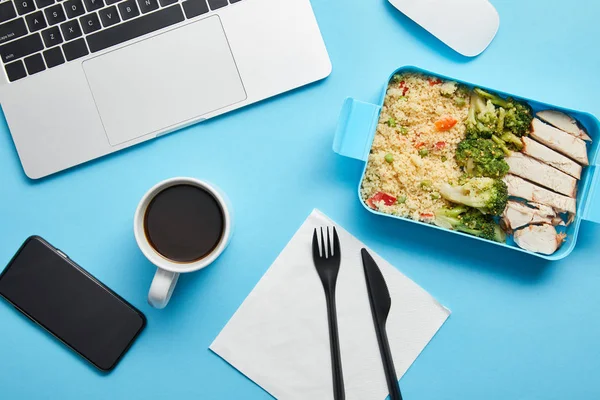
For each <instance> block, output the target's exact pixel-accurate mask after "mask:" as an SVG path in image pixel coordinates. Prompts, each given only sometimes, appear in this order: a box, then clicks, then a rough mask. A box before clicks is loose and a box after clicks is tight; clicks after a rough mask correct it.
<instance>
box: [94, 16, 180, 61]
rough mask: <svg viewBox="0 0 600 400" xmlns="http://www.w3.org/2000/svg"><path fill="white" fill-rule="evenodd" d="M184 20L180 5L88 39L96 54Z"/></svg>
mask: <svg viewBox="0 0 600 400" xmlns="http://www.w3.org/2000/svg"><path fill="white" fill-rule="evenodd" d="M183 20H184V17H183V12H182V11H181V7H179V6H178V5H176V6H172V7H169V8H163V9H162V10H160V11H157V12H154V13H151V14H146V15H143V16H141V17H140V18H136V19H134V20H132V21H130V22H128V23H126V24H121V25H117V26H113V27H112V28H109V29H105V30H103V31H100V32H96V33H93V34H91V35H89V36H88V37H87V41H88V45H89V46H90V51H91V52H92V53H95V52H97V51H100V50H104V49H106V48H108V47H111V46H114V45H117V44H119V43H123V42H126V41H128V40H131V39H135V38H137V37H140V36H143V35H146V34H148V33H151V32H154V31H157V30H159V29H163V28H166V27H168V26H171V25H174V24H176V23H178V22H181V21H183Z"/></svg>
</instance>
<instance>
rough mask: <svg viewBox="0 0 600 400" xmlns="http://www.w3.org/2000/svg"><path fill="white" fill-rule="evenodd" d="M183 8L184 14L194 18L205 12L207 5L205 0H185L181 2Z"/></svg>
mask: <svg viewBox="0 0 600 400" xmlns="http://www.w3.org/2000/svg"><path fill="white" fill-rule="evenodd" d="M183 10H184V11H185V16H186V17H188V18H194V17H197V16H198V15H202V14H205V13H207V12H208V11H209V10H208V5H207V4H206V0H187V1H184V2H183Z"/></svg>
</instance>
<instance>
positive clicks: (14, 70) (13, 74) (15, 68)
mask: <svg viewBox="0 0 600 400" xmlns="http://www.w3.org/2000/svg"><path fill="white" fill-rule="evenodd" d="M4 69H5V70H6V75H8V80H9V81H11V82H14V81H16V80H17V79H23V78H25V77H26V76H27V72H25V66H24V65H23V62H22V61H21V60H19V61H17V62H14V63H12V64H7V65H6V66H5V67H4Z"/></svg>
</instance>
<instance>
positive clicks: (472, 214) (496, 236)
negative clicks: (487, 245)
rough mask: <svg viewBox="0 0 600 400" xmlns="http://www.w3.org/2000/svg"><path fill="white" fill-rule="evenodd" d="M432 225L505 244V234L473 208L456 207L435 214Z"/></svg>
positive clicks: (490, 218)
mask: <svg viewBox="0 0 600 400" xmlns="http://www.w3.org/2000/svg"><path fill="white" fill-rule="evenodd" d="M434 223H435V224H436V225H438V226H440V227H443V228H446V229H452V230H456V231H459V232H464V233H468V234H470V235H474V236H478V237H481V238H484V239H488V240H493V241H495V242H505V241H506V234H505V233H504V231H502V229H501V228H500V226H499V225H498V224H497V223H496V221H494V219H493V218H492V217H491V216H490V215H484V214H482V213H481V212H479V211H478V210H476V209H474V208H469V207H465V206H457V207H454V208H441V209H439V210H437V211H436V212H435V219H434Z"/></svg>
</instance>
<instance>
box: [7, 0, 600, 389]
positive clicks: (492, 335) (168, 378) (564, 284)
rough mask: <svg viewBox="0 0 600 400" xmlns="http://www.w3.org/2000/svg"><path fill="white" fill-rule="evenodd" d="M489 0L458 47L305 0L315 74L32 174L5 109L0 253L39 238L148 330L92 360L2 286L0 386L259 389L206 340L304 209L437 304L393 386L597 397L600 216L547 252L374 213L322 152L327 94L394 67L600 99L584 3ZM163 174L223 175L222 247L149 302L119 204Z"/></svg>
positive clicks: (378, 11)
mask: <svg viewBox="0 0 600 400" xmlns="http://www.w3.org/2000/svg"><path fill="white" fill-rule="evenodd" d="M493 3H494V5H495V6H496V7H497V9H498V12H499V14H500V18H501V27H500V31H499V32H498V35H497V37H496V39H495V40H494V42H493V43H492V44H491V46H490V47H489V49H488V50H487V51H486V52H485V53H483V54H482V55H481V56H480V57H478V58H475V59H467V58H464V57H462V56H459V55H458V54H456V53H454V52H453V51H452V50H450V49H448V48H447V47H445V46H444V45H443V44H441V43H440V42H438V41H437V40H436V39H435V38H433V37H432V36H430V35H429V34H427V33H426V32H424V31H423V30H421V29H420V28H419V27H418V26H417V25H415V24H414V23H413V22H411V21H410V20H408V19H407V18H406V17H404V16H402V15H401V14H400V13H398V12H397V11H396V10H395V9H394V8H393V7H391V6H390V5H389V4H388V3H387V2H386V1H384V0H368V1H365V0H362V1H359V0H353V1H349V0H327V1H326V0H313V6H314V10H315V13H316V16H317V19H318V21H319V24H320V27H321V30H322V33H323V36H324V38H325V42H326V44H327V47H328V49H329V53H330V56H331V60H332V63H333V73H332V74H331V76H330V77H329V78H328V79H326V80H324V81H322V82H319V83H316V84H313V85H310V86H308V87H305V88H302V89H300V90H296V91H294V92H291V93H287V94H284V95H282V96H279V97H277V98H275V99H271V100H268V101H265V102H262V103H260V104H257V105H254V106H251V107H248V108H245V109H243V110H240V111H237V112H234V113H232V114H229V115H226V116H223V117H220V118H217V119H214V120H211V121H208V122H206V123H203V124H200V125H197V126H194V127H190V128H188V129H185V130H183V131H181V132H178V133H176V134H173V135H169V136H167V137H163V138H161V139H159V140H155V141H152V142H149V143H146V144H143V145H140V146H137V147H134V148H132V149H129V150H126V151H123V152H121V153H118V154H115V155H112V156H109V157H106V158H104V159H101V160H98V161H94V162H91V163H89V164H87V165H84V166H82V167H79V168H76V169H73V170H70V171H67V172H64V173H61V174H58V175H56V176H53V177H50V178H48V179H44V180H41V181H30V180H28V179H27V178H26V177H25V175H24V174H23V172H22V170H21V167H20V165H19V161H18V158H17V154H16V152H15V150H14V147H13V144H12V141H11V138H10V135H9V133H8V129H7V127H6V123H5V122H2V123H1V124H0V131H1V132H0V194H1V195H0V239H1V240H0V263H1V264H4V263H6V262H8V260H9V259H10V258H11V256H12V255H13V253H14V252H15V251H16V249H17V248H18V247H19V245H20V244H21V243H22V242H23V240H24V239H25V238H26V237H27V236H29V235H31V234H38V235H41V236H43V237H44V238H46V239H47V240H48V241H50V242H51V243H52V244H54V245H55V246H56V247H58V248H60V249H63V250H64V251H65V252H66V253H68V254H69V255H70V256H71V258H73V259H74V260H75V261H77V262H78V263H80V264H81V265H82V266H83V267H84V268H86V269H87V270H88V271H90V272H91V273H92V274H93V275H95V276H96V277H97V278H98V279H100V280H101V281H102V282H104V283H106V284H107V285H108V286H110V287H111V288H112V289H114V290H115V291H116V292H117V293H119V294H121V295H122V296H124V297H125V298H126V299H128V300H129V301H131V302H132V303H133V304H134V305H136V306H137V307H139V308H140V309H141V310H142V311H143V312H144V313H145V314H146V315H147V317H148V327H147V329H146V331H145V332H144V333H143V334H142V335H141V337H140V338H139V340H138V341H137V343H136V344H135V345H134V346H133V348H132V349H131V351H130V352H129V353H128V354H127V355H126V356H125V358H124V359H123V361H122V362H121V364H120V365H119V366H118V367H117V369H116V370H115V371H114V372H113V373H111V374H110V375H103V374H101V373H99V372H96V371H95V370H94V369H93V368H92V367H90V366H88V365H87V364H86V363H85V362H84V361H82V360H81V359H79V358H78V357H77V356H76V355H74V354H73V353H71V352H70V351H69V350H67V349H66V348H64V347H63V346H61V345H60V344H58V343H57V342H56V341H55V340H54V339H52V338H51V337H50V335H47V334H45V333H44V332H43V331H42V330H41V329H39V328H36V327H35V326H34V325H33V324H32V323H30V322H29V321H28V320H27V319H26V318H24V317H22V316H20V315H19V314H18V313H17V312H15V311H14V310H13V309H12V308H11V307H10V306H8V305H7V304H6V303H5V302H0V398H2V399H44V398H49V399H50V398H52V399H57V398H61V399H108V398H110V399H138V398H139V399H142V398H143V399H167V398H168V399H175V398H182V399H187V398H196V399H249V400H257V399H268V398H270V396H269V395H268V394H267V393H265V392H264V391H262V389H260V388H259V387H258V386H256V385H254V384H253V383H252V382H250V381H249V380H247V379H246V378H245V377H243V376H242V375H241V374H240V373H238V372H237V371H236V370H235V369H233V368H231V367H230V366H229V365H228V364H226V363H225V362H224V361H222V360H221V359H220V358H219V357H217V356H215V355H214V354H212V353H211V352H210V351H209V350H207V347H208V346H209V344H210V343H211V342H212V340H213V339H214V338H215V336H216V335H217V334H218V332H219V331H220V329H221V328H222V327H223V326H224V325H225V323H226V322H227V321H228V319H229V318H230V317H231V315H232V314H233V313H234V312H235V310H236V309H237V307H238V306H239V305H240V304H241V302H242V301H243V300H244V298H245V297H246V296H247V294H248V293H249V292H250V291H251V289H252V287H253V286H254V285H255V284H256V282H257V281H258V280H259V279H260V277H261V276H262V275H263V274H264V272H265V271H266V269H267V268H268V266H269V265H270V264H271V262H272V261H273V260H274V259H275V257H276V256H277V254H278V253H279V251H280V250H281V249H282V248H283V246H284V245H285V244H286V243H287V241H288V240H289V239H290V237H291V236H292V235H293V233H294V232H295V230H296V229H297V228H298V227H299V226H300V224H301V223H302V221H303V220H304V219H305V218H306V217H307V216H308V214H309V213H310V211H311V210H312V209H313V208H315V207H316V208H319V209H321V210H322V211H324V212H325V213H326V214H328V215H329V216H330V217H331V218H333V219H334V220H336V221H337V222H338V223H340V224H341V225H342V226H344V227H345V228H346V229H348V230H349V231H350V232H352V233H353V234H354V235H356V236H357V237H358V238H360V239H361V240H363V241H364V242H365V243H366V244H367V245H369V246H371V247H372V248H373V249H374V250H376V251H377V252H379V253H380V254H381V255H382V256H383V257H385V258H386V259H388V260H389V261H390V262H391V263H392V264H394V265H396V266H397V267H398V268H399V269H400V270H402V271H403V272H404V273H405V274H407V275H408V276H409V277H411V278H412V279H414V280H415V281H416V282H417V283H419V284H420V285H421V286H423V287H424V288H425V289H427V290H428V291H430V292H431V293H432V294H433V295H434V296H435V297H437V298H438V299H439V300H440V301H441V302H443V303H444V304H445V305H447V306H448V307H450V308H451V309H452V310H453V315H452V317H451V318H450V320H449V321H448V322H447V323H446V325H445V326H444V327H443V328H442V330H441V331H440V333H439V334H438V335H437V336H436V337H435V339H434V340H433V342H432V343H431V344H430V345H429V346H428V347H427V348H426V350H425V351H424V352H423V354H422V355H421V356H420V357H419V359H418V360H417V361H416V362H415V364H414V365H413V366H412V368H411V369H410V370H409V372H408V373H407V374H406V375H405V376H404V378H403V379H402V380H401V386H402V389H403V393H404V396H405V398H406V399H420V400H429V399H431V400H440V399H474V400H475V399H477V400H479V399H483V398H485V399H490V400H492V399H502V400H504V399H523V400H525V399H527V400H529V399H544V400H551V399H565V398H567V399H594V398H600V380H598V378H597V373H598V371H599V370H600V346H599V345H598V338H599V337H600V290H599V288H600V268H599V260H600V257H599V256H598V243H599V242H600V226H597V225H594V224H591V223H587V222H584V223H583V224H582V226H581V232H580V237H579V243H578V245H577V247H576V249H575V251H574V252H573V253H572V254H571V255H570V256H569V257H567V258H566V259H564V260H562V261H558V262H547V261H544V260H541V259H537V258H534V257H530V256H527V255H524V254H521V253H518V252H513V251H510V250H507V249H503V248H499V247H495V246H491V245H488V244H485V243H479V242H474V241H472V240H469V239H466V238H463V237H460V236H457V235H449V234H446V233H444V232H438V231H435V230H432V229H427V228H425V227H421V226H416V225H414V224H408V223H403V222H401V221H395V220H391V219H387V218H381V217H378V216H375V215H372V214H370V213H368V212H366V211H365V210H364V209H363V207H362V206H361V205H360V203H359V201H358V199H357V196H356V185H357V180H358V179H359V177H360V174H361V168H362V166H361V164H360V163H359V162H356V161H354V160H349V159H344V158H342V157H339V156H337V155H336V154H334V153H333V152H332V151H331V143H332V137H333V136H332V135H333V131H334V128H335V125H336V120H337V116H338V112H339V109H340V107H341V104H342V101H343V99H344V98H345V97H346V96H349V95H351V96H355V97H357V98H359V99H363V100H367V101H375V100H377V99H378V96H379V93H380V90H381V88H382V85H383V83H384V80H385V79H386V77H387V76H388V74H389V73H390V72H391V71H392V70H394V69H395V68H397V67H399V66H402V65H405V64H412V65H417V66H420V67H422V68H425V69H429V70H431V71H436V72H439V73H443V74H446V75H448V76H455V77H457V78H460V79H464V80H467V81H471V82H475V83H480V84H482V85H485V86H489V87H495V88H499V89H503V90H504V91H506V92H513V93H515V94H520V95H524V96H527V97H530V98H533V99H539V100H542V101H545V102H548V103H554V104H557V105H562V106H566V107H570V108H574V109H581V110H585V111H589V112H591V113H593V114H596V115H600V98H599V97H598V92H599V89H600V83H599V82H600V80H599V79H598V75H597V74H598V72H599V70H600V68H599V67H600V55H599V53H598V42H597V40H598V38H599V37H600V25H599V24H598V23H597V18H598V15H600V3H598V2H592V1H591V0H585V1H584V0H581V1H569V2H566V1H564V0H562V1H559V0H535V1H534V0H529V1H522V0H495V1H493ZM461 23H462V21H456V29H460V26H461ZM180 175H182V176H194V177H198V178H201V179H206V180H209V181H212V182H214V183H216V184H218V185H219V186H221V187H222V189H224V190H225V191H226V192H227V194H228V195H229V197H230V198H231V201H232V203H233V207H234V209H235V213H236V217H237V220H236V224H237V227H236V232H235V236H234V238H233V241H232V243H231V246H230V248H229V249H228V250H227V252H226V253H225V254H224V255H223V257H222V258H220V259H219V260H218V262H217V263H215V264H214V265H212V266H211V267H209V268H207V269H205V270H203V271H202V272H199V273H196V274H193V275H186V276H183V277H182V278H181V280H180V283H179V285H178V287H177V290H176V292H175V294H174V297H173V299H172V302H171V304H169V306H168V308H167V309H166V310H162V311H158V310H153V309H152V308H150V307H149V306H148V305H147V304H146V294H147V290H148V287H149V285H150V281H151V279H152V276H153V274H154V268H153V267H152V265H150V263H149V262H147V261H146V260H145V259H144V257H143V256H142V254H141V253H140V251H139V250H138V249H137V247H136V243H135V240H134V237H133V232H132V219H133V213H134V211H135V208H136V205H137V203H138V201H139V199H140V198H141V196H142V195H143V194H144V192H145V191H146V190H147V189H148V188H150V187H151V186H152V185H154V184H155V183H156V182H158V181H160V180H162V179H166V178H169V177H173V176H180ZM307 267H310V266H307Z"/></svg>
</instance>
